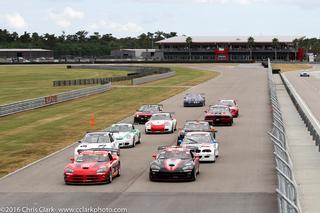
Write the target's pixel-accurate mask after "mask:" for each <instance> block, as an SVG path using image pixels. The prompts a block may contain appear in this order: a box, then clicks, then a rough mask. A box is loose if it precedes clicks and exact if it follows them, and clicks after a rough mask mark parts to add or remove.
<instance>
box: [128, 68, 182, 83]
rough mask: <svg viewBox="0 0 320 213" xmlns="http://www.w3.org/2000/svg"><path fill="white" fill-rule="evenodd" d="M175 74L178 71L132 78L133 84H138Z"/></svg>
mask: <svg viewBox="0 0 320 213" xmlns="http://www.w3.org/2000/svg"><path fill="white" fill-rule="evenodd" d="M175 75H176V72H175V71H172V72H168V73H163V74H158V75H149V76H145V77H141V78H134V79H132V85H138V84H143V83H147V82H151V81H156V80H160V79H164V78H170V77H172V76H175Z"/></svg>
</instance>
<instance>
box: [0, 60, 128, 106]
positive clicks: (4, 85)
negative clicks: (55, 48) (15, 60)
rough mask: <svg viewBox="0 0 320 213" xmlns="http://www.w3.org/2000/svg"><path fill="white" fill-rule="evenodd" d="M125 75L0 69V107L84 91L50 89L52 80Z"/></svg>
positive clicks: (60, 69)
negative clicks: (43, 97)
mask: <svg viewBox="0 0 320 213" xmlns="http://www.w3.org/2000/svg"><path fill="white" fill-rule="evenodd" d="M126 74H127V72H126V71H110V70H93V69H66V66H62V65H61V66H60V65H59V66H0V104H7V103H11V102H16V101H21V100H25V99H30V98H37V97H41V96H45V95H51V94H56V93H60V92H64V91H69V90H75V89H79V88H83V87H85V86H67V87H53V86H52V81H53V80H71V79H80V78H103V77H111V76H116V75H126ZM89 86H92V85H89ZM86 87H88V85H86Z"/></svg>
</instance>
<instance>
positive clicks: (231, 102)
mask: <svg viewBox="0 0 320 213" xmlns="http://www.w3.org/2000/svg"><path fill="white" fill-rule="evenodd" d="M219 104H220V105H226V106H228V107H229V108H230V112H231V114H232V116H233V117H234V118H237V117H238V116H239V106H238V105H237V102H236V101H235V100H220V103H219Z"/></svg>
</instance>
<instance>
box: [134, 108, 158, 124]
mask: <svg viewBox="0 0 320 213" xmlns="http://www.w3.org/2000/svg"><path fill="white" fill-rule="evenodd" d="M162 110H163V105H162V104H144V105H142V106H141V107H140V108H139V109H138V110H137V112H136V113H135V114H134V118H133V122H134V123H136V124H144V123H146V122H148V121H149V119H150V117H151V116H152V115H153V114H154V113H158V112H161V111H162Z"/></svg>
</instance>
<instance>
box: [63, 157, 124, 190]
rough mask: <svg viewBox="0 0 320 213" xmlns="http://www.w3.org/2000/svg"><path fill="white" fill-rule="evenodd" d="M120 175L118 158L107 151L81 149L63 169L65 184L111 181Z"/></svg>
mask: <svg viewBox="0 0 320 213" xmlns="http://www.w3.org/2000/svg"><path fill="white" fill-rule="evenodd" d="M118 176H120V158H119V156H118V155H112V154H111V153H110V152H107V151H83V152H82V153H81V154H79V155H78V156H77V158H75V159H74V158H72V159H71V163H68V165H67V166H66V167H65V169H64V181H65V183H66V184H89V183H111V182H112V180H113V178H114V177H118Z"/></svg>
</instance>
